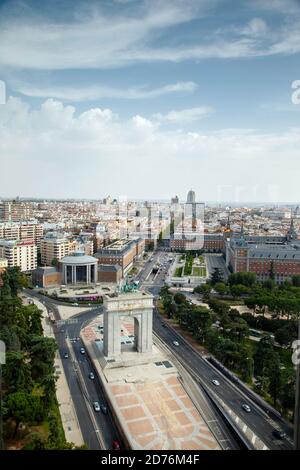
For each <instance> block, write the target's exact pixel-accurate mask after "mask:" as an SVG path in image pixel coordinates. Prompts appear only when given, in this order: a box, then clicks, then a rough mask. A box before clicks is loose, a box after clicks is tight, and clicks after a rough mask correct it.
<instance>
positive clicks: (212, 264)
mask: <svg viewBox="0 0 300 470" xmlns="http://www.w3.org/2000/svg"><path fill="white" fill-rule="evenodd" d="M205 261H206V266H207V271H208V275H209V277H210V276H211V275H212V273H213V271H214V268H219V269H220V271H221V272H222V274H223V279H224V281H227V279H228V276H229V274H230V272H229V270H228V268H227V266H226V264H225V260H224V258H223V255H220V254H206V255H205Z"/></svg>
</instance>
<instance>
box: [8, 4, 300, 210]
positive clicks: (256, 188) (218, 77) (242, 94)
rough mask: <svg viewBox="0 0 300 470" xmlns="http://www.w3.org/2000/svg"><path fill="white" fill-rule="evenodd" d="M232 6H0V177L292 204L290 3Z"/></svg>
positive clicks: (48, 185) (294, 57)
mask: <svg viewBox="0 0 300 470" xmlns="http://www.w3.org/2000/svg"><path fill="white" fill-rule="evenodd" d="M233 3H234V2H232V1H231V0H227V1H224V0H216V1H213V2H207V1H205V0H203V1H202V0H201V1H200V0H198V1H196V0H189V1H185V2H183V1H181V0H176V1H172V2H170V1H163V2H162V1H160V0H155V1H152V2H149V1H147V0H141V1H134V0H115V1H104V2H96V1H95V2H91V3H90V4H89V5H88V6H87V5H86V4H85V3H84V2H82V1H76V2H69V1H60V2H51V4H47V5H36V3H35V2H32V1H30V0H27V1H25V2H22V3H20V2H15V1H1V2H0V12H1V20H0V25H1V32H0V79H1V80H3V81H4V82H5V84H6V92H7V100H6V104H1V105H0V152H1V169H2V172H3V174H10V172H11V171H12V169H13V171H14V187H17V188H18V193H20V194H22V195H23V196H24V197H30V198H78V199H81V198H98V197H99V194H100V195H103V196H104V195H105V194H109V193H117V194H118V195H119V194H120V195H122V194H126V195H127V197H128V199H153V198H157V199H169V198H170V197H171V196H173V195H174V194H176V193H179V196H180V198H182V199H184V197H185V194H186V193H187V191H188V190H189V189H190V187H194V188H195V189H196V190H197V194H198V195H199V197H200V199H201V200H206V201H220V202H222V201H235V202H236V203H238V202H240V203H242V202H243V201H249V202H251V203H259V202H261V201H265V202H266V203H274V204H276V203H292V204H293V203H297V202H298V196H297V189H298V179H299V176H300V174H299V170H298V167H297V162H298V160H297V159H298V154H299V145H300V137H299V124H298V122H299V121H298V118H299V116H300V114H299V112H300V106H299V105H298V106H297V105H296V104H293V102H292V99H291V97H292V92H293V89H292V84H293V83H294V82H295V80H297V79H299V73H298V62H299V53H300V47H299V40H298V39H299V24H300V6H299V3H298V2H297V1H293V0H289V1H281V0H274V1H271V2H266V1H264V0H257V1H255V2H251V4H249V2H240V3H239V6H237V5H236V3H235V4H234V7H235V8H234V9H230V6H233ZM33 51H34V53H33ZM132 178H134V184H131V182H132ZM129 183H130V184H129ZM198 188H199V190H198ZM12 191H13V192H15V190H13V189H12V185H11V183H10V181H9V179H8V178H7V179H2V180H1V196H2V197H13V196H14V194H12Z"/></svg>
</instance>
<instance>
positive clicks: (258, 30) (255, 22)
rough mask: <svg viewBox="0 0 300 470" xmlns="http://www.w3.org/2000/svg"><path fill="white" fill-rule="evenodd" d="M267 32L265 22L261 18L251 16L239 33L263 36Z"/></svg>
mask: <svg viewBox="0 0 300 470" xmlns="http://www.w3.org/2000/svg"><path fill="white" fill-rule="evenodd" d="M267 32H268V26H267V24H266V22H265V21H264V20H263V19H261V18H253V19H252V20H251V21H249V22H248V24H247V25H246V26H245V28H243V29H242V30H241V34H245V35H246V36H254V37H259V36H264V35H265V34H266V33H267Z"/></svg>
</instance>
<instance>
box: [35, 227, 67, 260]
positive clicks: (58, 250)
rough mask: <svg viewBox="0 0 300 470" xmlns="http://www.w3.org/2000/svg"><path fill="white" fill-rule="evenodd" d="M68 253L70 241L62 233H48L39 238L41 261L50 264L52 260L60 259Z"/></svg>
mask: <svg viewBox="0 0 300 470" xmlns="http://www.w3.org/2000/svg"><path fill="white" fill-rule="evenodd" d="M69 253H70V241H69V239H68V238H66V237H65V236H63V235H60V234H57V233H48V234H47V235H46V236H45V237H44V238H42V240H41V263H42V265H44V266H51V263H52V261H53V260H54V259H55V260H58V261H60V260H61V259H62V258H63V257H64V256H67V255H68V254H69Z"/></svg>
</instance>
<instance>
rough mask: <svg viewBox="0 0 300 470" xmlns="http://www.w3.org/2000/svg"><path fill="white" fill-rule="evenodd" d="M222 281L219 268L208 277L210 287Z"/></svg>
mask: <svg viewBox="0 0 300 470" xmlns="http://www.w3.org/2000/svg"><path fill="white" fill-rule="evenodd" d="M222 281H223V274H222V271H221V269H220V268H214V270H213V272H212V275H211V277H210V282H211V285H212V286H214V285H215V284H217V283H220V282H222Z"/></svg>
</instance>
